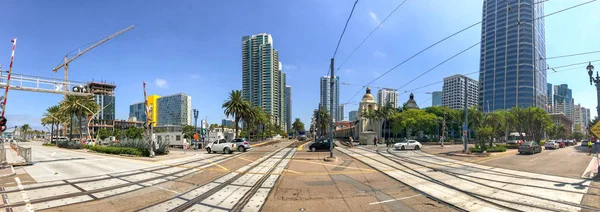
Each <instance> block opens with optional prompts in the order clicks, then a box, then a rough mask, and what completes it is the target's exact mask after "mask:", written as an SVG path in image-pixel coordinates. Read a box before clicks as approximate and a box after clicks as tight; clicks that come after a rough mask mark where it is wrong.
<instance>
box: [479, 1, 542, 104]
mask: <svg viewBox="0 0 600 212" xmlns="http://www.w3.org/2000/svg"><path fill="white" fill-rule="evenodd" d="M534 1H539V0H484V1H483V15H482V24H481V52H480V53H481V58H480V64H479V106H481V107H483V103H484V102H485V103H486V107H487V106H488V104H489V107H490V109H491V110H497V109H508V108H512V107H515V106H519V107H529V106H536V107H540V108H544V107H545V105H546V104H547V101H548V100H547V98H548V97H547V80H546V63H545V61H544V60H543V58H545V57H546V47H545V34H544V19H543V18H538V17H542V16H543V15H544V7H543V3H535V4H534V3H533V2H534ZM534 23H535V24H534ZM540 59H541V60H540Z"/></svg>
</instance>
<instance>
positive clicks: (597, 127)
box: [590, 121, 600, 138]
mask: <svg viewBox="0 0 600 212" xmlns="http://www.w3.org/2000/svg"><path fill="white" fill-rule="evenodd" d="M590 131H591V132H592V134H594V135H595V136H596V138H600V121H599V122H596V124H594V126H592V128H590Z"/></svg>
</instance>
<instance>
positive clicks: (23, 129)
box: [20, 124, 31, 139]
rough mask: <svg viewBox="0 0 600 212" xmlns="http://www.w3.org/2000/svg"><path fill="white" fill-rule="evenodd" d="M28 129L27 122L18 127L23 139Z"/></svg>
mask: <svg viewBox="0 0 600 212" xmlns="http://www.w3.org/2000/svg"><path fill="white" fill-rule="evenodd" d="M30 129H31V127H30V126H29V124H24V125H23V126H21V127H20V130H21V136H22V137H23V139H25V137H26V136H27V133H28V132H29V130H30Z"/></svg>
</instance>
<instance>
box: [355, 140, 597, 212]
mask: <svg viewBox="0 0 600 212" xmlns="http://www.w3.org/2000/svg"><path fill="white" fill-rule="evenodd" d="M361 149H362V148H361ZM363 150H366V151H367V152H368V153H373V154H376V155H373V156H369V155H366V154H361V153H358V152H354V153H356V154H360V155H361V156H363V157H366V158H369V159H370V160H373V161H377V162H379V163H382V164H387V163H389V162H390V161H391V162H392V163H393V164H392V165H395V166H392V165H390V164H387V165H390V167H393V168H394V169H395V170H398V171H401V172H403V173H406V174H409V175H411V176H413V177H416V178H419V179H422V180H425V181H427V182H430V183H434V184H437V185H441V186H444V187H447V188H450V189H452V190H454V191H459V192H460V193H463V194H465V195H468V196H470V197H472V198H475V199H477V200H479V201H483V202H485V203H487V204H492V205H494V206H497V207H500V208H501V209H504V210H511V211H529V210H543V211H577V210H579V209H588V210H594V211H597V210H599V209H598V208H594V207H591V206H587V205H582V204H579V203H574V202H567V201H562V200H560V199H552V198H547V197H543V196H542V195H534V194H528V193H525V192H520V191H515V190H510V189H504V188H503V187H505V186H506V185H509V184H511V183H510V182H508V183H507V182H504V181H498V180H496V183H497V184H503V186H493V185H491V183H489V181H490V180H488V179H485V178H481V177H480V178H479V179H480V180H482V181H483V182H479V181H476V180H472V179H469V178H468V177H472V176H471V175H466V174H461V173H456V172H457V171H451V170H456V169H457V168H459V167H453V166H448V165H445V164H440V163H436V162H435V161H428V160H421V159H419V158H415V157H404V156H401V155H398V154H395V153H393V152H392V151H390V148H388V149H387V150H386V151H385V152H381V151H380V150H376V151H373V150H368V149H363ZM420 155H421V156H423V154H420ZM378 157H379V158H381V159H378ZM436 159H437V158H436ZM446 162H449V161H446ZM432 165H437V166H442V167H446V169H440V168H438V167H432ZM460 165H465V164H460ZM476 168H480V167H476ZM482 170H487V169H482ZM482 170H479V171H482ZM486 174H490V173H486ZM518 176H519V177H523V176H522V175H518ZM434 177H437V179H436V178H434ZM490 178H493V177H490ZM438 179H443V181H441V180H438ZM459 183H460V187H461V188H469V189H468V190H467V189H461V188H459V187H458V185H459ZM563 183H568V182H563ZM512 185H519V186H523V187H524V188H525V189H528V188H532V187H534V188H538V189H550V190H552V189H551V188H541V187H539V186H538V187H535V186H529V185H526V184H514V183H513V184H512ZM486 189H487V191H489V190H490V189H491V190H492V192H491V193H490V192H488V193H486V192H485V191H486ZM554 191H561V192H571V191H568V190H556V189H555V190H554ZM500 193H502V194H506V195H504V196H507V197H510V196H518V197H522V198H519V199H518V200H514V198H513V200H507V199H508V198H507V199H503V198H497V197H498V196H499V194H500ZM494 194H496V195H494ZM578 194H580V195H583V194H584V193H581V192H579V193H578ZM493 195H494V196H495V197H494V196H493ZM504 196H502V197H504ZM527 198H529V201H528V200H527ZM492 201H493V202H492ZM556 203H558V204H561V205H563V206H560V207H556ZM552 205H554V206H555V207H552Z"/></svg>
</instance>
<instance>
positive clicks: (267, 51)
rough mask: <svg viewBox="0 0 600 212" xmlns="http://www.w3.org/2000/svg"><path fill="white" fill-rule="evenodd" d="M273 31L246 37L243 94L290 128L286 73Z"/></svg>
mask: <svg viewBox="0 0 600 212" xmlns="http://www.w3.org/2000/svg"><path fill="white" fill-rule="evenodd" d="M282 68H283V67H282V65H281V62H280V61H279V52H278V51H277V49H275V47H274V46H273V38H272V36H271V35H270V34H267V33H259V34H255V35H250V36H243V37H242V97H243V98H244V99H245V100H248V101H250V103H251V104H252V105H253V106H260V107H261V108H262V109H263V110H264V111H265V112H266V113H267V114H269V117H270V118H271V122H272V123H274V124H276V125H278V126H280V127H281V130H284V131H287V129H288V126H287V123H288V122H287V115H288V114H287V112H286V111H287V109H286V103H285V102H286V97H285V90H286V89H285V88H286V76H285V73H284V72H283V70H282Z"/></svg>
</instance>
